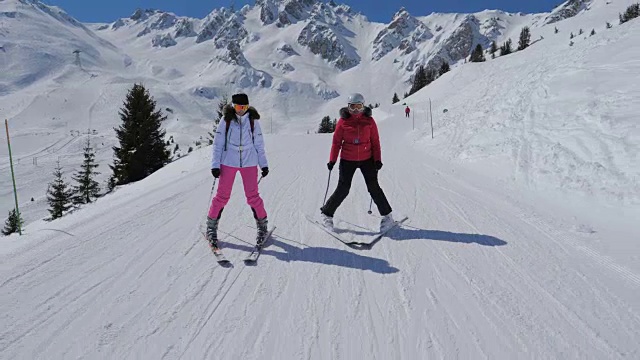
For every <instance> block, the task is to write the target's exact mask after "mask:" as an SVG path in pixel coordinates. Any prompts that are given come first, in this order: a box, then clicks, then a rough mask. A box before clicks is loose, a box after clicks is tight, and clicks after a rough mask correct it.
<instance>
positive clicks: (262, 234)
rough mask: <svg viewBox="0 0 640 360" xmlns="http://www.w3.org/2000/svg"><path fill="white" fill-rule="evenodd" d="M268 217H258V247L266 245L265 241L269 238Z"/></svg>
mask: <svg viewBox="0 0 640 360" xmlns="http://www.w3.org/2000/svg"><path fill="white" fill-rule="evenodd" d="M267 224H268V221H267V218H266V217H265V218H264V219H256V225H257V226H258V234H257V235H256V247H258V248H262V247H263V246H264V242H265V241H266V240H267V233H268V232H269V230H267Z"/></svg>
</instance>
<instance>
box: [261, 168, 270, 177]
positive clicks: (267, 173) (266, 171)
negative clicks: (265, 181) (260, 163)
mask: <svg viewBox="0 0 640 360" xmlns="http://www.w3.org/2000/svg"><path fill="white" fill-rule="evenodd" d="M267 175H269V168H268V167H263V168H262V177H267Z"/></svg>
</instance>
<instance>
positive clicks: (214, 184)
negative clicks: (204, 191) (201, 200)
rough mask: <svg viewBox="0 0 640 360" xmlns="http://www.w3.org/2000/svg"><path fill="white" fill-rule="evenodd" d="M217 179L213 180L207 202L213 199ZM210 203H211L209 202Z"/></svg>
mask: <svg viewBox="0 0 640 360" xmlns="http://www.w3.org/2000/svg"><path fill="white" fill-rule="evenodd" d="M217 180H218V179H217V178H213V185H211V194H209V200H211V199H213V191H214V189H215V188H216V181H217ZM209 202H211V201H209Z"/></svg>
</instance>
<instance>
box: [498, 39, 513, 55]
mask: <svg viewBox="0 0 640 360" xmlns="http://www.w3.org/2000/svg"><path fill="white" fill-rule="evenodd" d="M511 44H512V42H511V39H509V40H507V41H506V42H505V43H504V44H502V46H500V56H504V55H509V54H511V53H512V52H513V50H512V47H511Z"/></svg>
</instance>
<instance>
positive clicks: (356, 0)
mask: <svg viewBox="0 0 640 360" xmlns="http://www.w3.org/2000/svg"><path fill="white" fill-rule="evenodd" d="M42 1H43V2H44V3H46V4H49V5H57V6H60V7H61V8H63V9H64V10H65V11H66V12H68V13H69V14H70V15H71V16H73V17H75V18H76V19H78V20H80V21H82V22H113V21H115V20H116V19H118V18H121V17H127V16H129V15H131V14H132V13H133V11H134V10H135V9H136V8H139V7H140V8H145V9H146V8H153V9H160V10H165V11H171V12H174V13H176V14H177V15H182V16H191V17H197V18H203V17H205V16H206V15H207V14H208V13H209V12H211V10H213V9H215V8H219V7H222V6H225V7H228V6H229V4H231V2H232V0H107V1H96V0H42ZM335 1H336V2H337V3H345V4H348V5H350V6H352V7H353V8H354V9H355V10H356V11H360V12H362V13H364V14H365V15H366V16H367V17H368V18H369V19H370V20H373V21H379V22H385V23H387V22H389V21H390V19H391V16H393V14H394V13H395V12H396V11H397V10H398V9H399V8H400V7H401V6H404V7H405V8H407V10H409V12H410V13H411V14H413V15H416V16H423V15H428V14H430V13H431V12H434V11H435V12H476V11H481V10H484V9H500V10H505V11H510V12H518V11H521V12H529V13H531V12H546V11H550V10H551V9H553V8H554V7H555V6H557V5H558V4H560V3H561V2H562V0H526V1H525V0H441V1H429V0H398V1H393V0H342V1H340V0H335ZM254 3H255V0H235V5H236V7H237V8H240V7H242V6H243V5H245V4H254Z"/></svg>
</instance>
